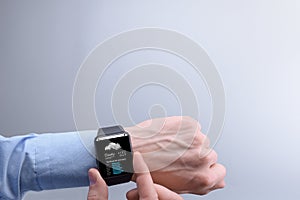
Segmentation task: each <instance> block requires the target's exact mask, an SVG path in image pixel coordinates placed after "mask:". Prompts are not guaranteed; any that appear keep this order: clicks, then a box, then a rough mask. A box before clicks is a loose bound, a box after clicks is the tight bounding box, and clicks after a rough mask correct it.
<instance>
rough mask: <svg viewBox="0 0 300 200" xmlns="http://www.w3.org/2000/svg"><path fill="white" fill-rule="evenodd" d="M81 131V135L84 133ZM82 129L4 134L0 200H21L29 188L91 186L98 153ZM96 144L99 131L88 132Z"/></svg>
mask: <svg viewBox="0 0 300 200" xmlns="http://www.w3.org/2000/svg"><path fill="white" fill-rule="evenodd" d="M82 133H83V132H81V133H80V134H82ZM80 134H79V133H78V132H69V133H48V134H30V135H24V136H15V137H11V138H5V137H2V136H0V200H20V199H22V197H23V195H24V193H25V192H26V191H29V190H32V191H41V190H48V189H58V188H70V187H81V186H88V184H89V180H88V175H87V172H88V170H89V169H90V168H92V167H96V162H95V158H94V156H93V155H92V154H91V153H90V152H92V151H93V150H92V149H89V148H91V147H92V146H93V145H90V146H89V147H86V146H85V145H83V143H82V140H81V137H80ZM84 135H85V136H86V138H85V139H87V140H90V142H91V144H93V140H94V137H95V136H96V131H85V132H84Z"/></svg>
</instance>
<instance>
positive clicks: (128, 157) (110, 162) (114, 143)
mask: <svg viewBox="0 0 300 200" xmlns="http://www.w3.org/2000/svg"><path fill="white" fill-rule="evenodd" d="M95 143H96V146H95V147H96V154H97V162H98V167H99V171H100V174H101V176H102V177H103V178H110V177H114V176H119V175H124V174H128V173H132V168H133V167H132V153H131V146H130V137H129V134H128V133H126V132H125V133H120V134H116V135H109V136H102V137H97V138H96V140H95Z"/></svg>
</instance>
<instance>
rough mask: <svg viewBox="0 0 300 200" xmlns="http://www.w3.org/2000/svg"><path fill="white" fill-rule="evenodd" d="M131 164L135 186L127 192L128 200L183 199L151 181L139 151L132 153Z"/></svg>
mask: <svg viewBox="0 0 300 200" xmlns="http://www.w3.org/2000/svg"><path fill="white" fill-rule="evenodd" d="M133 166H134V172H135V180H136V185H137V188H135V189H132V190H130V191H129V192H127V194H126V196H127V199H128V200H137V199H143V200H156V199H157V200H158V199H159V200H169V199H172V200H183V198H182V197H181V196H179V195H178V194H176V193H175V192H173V191H171V190H168V189H167V188H165V187H163V186H161V185H158V184H154V183H153V180H152V178H151V174H150V172H149V169H148V167H147V165H146V163H145V162H144V160H143V157H142V156H141V154H140V153H134V157H133Z"/></svg>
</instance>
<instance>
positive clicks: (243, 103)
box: [0, 0, 300, 200]
mask: <svg viewBox="0 0 300 200" xmlns="http://www.w3.org/2000/svg"><path fill="white" fill-rule="evenodd" d="M299 10H300V3H299V1H297V0H294V1H293V0H285V1H279V0H263V1H261V0H253V1H241V0H226V1H215V0H212V1H196V0H195V1H179V0H178V1H177V0H176V1H175V0H172V1H147V2H146V1H114V0H111V1H83V0H82V1H79V0H65V1H58V0H55V1H53V0H51V1H11V0H1V1H0V95H1V99H0V132H1V134H2V135H5V136H12V135H17V134H25V133H30V132H37V133H43V132H64V131H72V130H74V129H75V127H74V122H73V118H72V105H71V103H72V86H73V83H74V80H75V76H76V72H77V70H78V68H79V66H80V64H81V63H82V61H83V60H84V58H85V57H86V56H87V55H88V53H89V51H91V50H92V49H93V48H94V47H95V46H96V45H97V44H98V43H100V42H101V41H103V40H104V39H106V38H108V37H110V36H112V35H114V34H117V33H119V32H122V31H125V30H128V29H132V28H138V27H144V26H147V27H149V26H154V27H162V28H169V29H172V30H176V31H179V32H181V33H184V34H186V35H187V36H189V37H190V38H192V39H193V40H195V41H196V42H198V43H199V44H201V45H202V46H203V47H204V48H205V49H206V50H207V52H208V54H209V55H210V57H211V58H212V60H213V61H214V62H215V64H216V66H217V67H218V70H219V72H220V74H221V76H222V78H223V81H224V85H225V88H226V95H227V114H226V117H227V119H226V123H225V127H224V131H223V135H222V137H221V139H220V141H219V142H218V144H217V146H216V150H217V151H218V153H219V159H220V161H221V162H222V163H224V164H225V165H226V167H227V171H228V174H227V177H226V181H227V186H226V188H225V189H223V190H220V191H216V192H212V193H211V194H209V195H206V196H203V197H198V196H194V195H186V196H185V199H214V200H215V199H243V200H246V199H251V200H252V199H278V200H279V199H289V200H293V199H299V197H300V190H299V189H298V187H299V178H300V171H299V169H300V157H299V153H300V147H299V146H300V145H299V142H300V134H299V133H300V126H299V122H300V104H299V102H300V94H299V85H300V79H299V78H298V76H299V74H300V69H299V66H300V56H299V53H300V38H299V35H300V23H299V20H300V12H299ZM150 54H151V53H150ZM153 54H155V53H153ZM151 55H152V54H151ZM136 57H137V56H136ZM156 57H161V58H163V59H165V60H164V61H165V62H170V63H176V62H175V60H173V61H172V59H175V58H170V59H166V57H164V56H163V55H162V54H160V55H158V56H156ZM139 58H141V57H140V56H139ZM143 58H144V59H147V58H149V55H147V54H145V55H144V57H143ZM136 59H137V58H135V57H134V56H133V57H132V58H131V60H136ZM129 60H130V59H129ZM128 62H130V61H128ZM117 64H118V63H116V65H117ZM120 64H122V63H120ZM113 69H114V70H115V71H118V67H115V68H112V70H113ZM187 76H191V77H192V76H193V75H192V74H191V73H190V75H187ZM108 79H109V78H108ZM195 79H197V78H196V77H195ZM190 81H192V82H193V81H194V82H195V83H197V81H198V80H192V79H191V78H190ZM200 82H201V81H200ZM195 87H196V86H195ZM197 87H198V86H197ZM200 88H201V87H200ZM152 89H153V88H152ZM104 90H105V89H104ZM144 93H146V92H145V91H144ZM161 93H162V94H166V93H165V92H163V91H161ZM206 93H207V92H206V91H205V90H204V89H203V101H201V105H203V106H202V107H203V114H202V115H201V116H202V117H200V118H201V119H200V120H201V123H202V124H203V126H204V130H206V128H207V124H208V123H209V120H208V119H207V118H208V117H206V116H209V115H210V110H209V109H207V107H210V105H209V101H208V102H207V99H208V98H207V96H208V95H207V94H206ZM169 97H170V95H161V99H157V100H156V101H159V102H168V98H169ZM97 98H99V97H98V96H97ZM135 98H137V99H140V100H143V98H145V97H144V95H141V94H140V95H137V96H136V97H135ZM145 99H148V97H147V98H145ZM140 100H139V101H137V102H140V103H142V102H141V101H140ZM149 104H151V102H150V103H149ZM175 104H176V103H174V108H172V106H171V107H168V108H166V109H167V111H168V114H169V115H172V114H177V111H178V110H176V109H177V108H176V105H175ZM138 105H140V104H138ZM205 105H207V106H205ZM97 106H98V107H99V106H101V105H97ZM131 106H132V107H133V105H131ZM140 107H142V106H140ZM138 111H139V110H135V109H134V107H133V108H132V113H131V114H132V115H133V116H134V119H135V120H136V121H141V120H144V119H146V118H147V112H146V111H143V112H142V114H141V112H138ZM108 112H109V110H108ZM97 114H98V115H99V118H101V119H102V120H104V121H105V120H106V121H105V122H104V123H110V121H111V119H110V118H106V117H105V116H106V115H110V113H105V112H104V113H97ZM132 186H133V185H132V184H129V186H122V187H120V186H116V187H113V188H111V189H110V192H111V199H120V195H123V194H124V192H125V191H126V190H128V187H132ZM86 191H87V190H86V188H77V189H67V190H56V191H45V192H40V193H30V194H28V195H27V196H26V198H25V199H27V200H29V199H78V200H79V199H85V198H86ZM121 199H123V196H122V198H121Z"/></svg>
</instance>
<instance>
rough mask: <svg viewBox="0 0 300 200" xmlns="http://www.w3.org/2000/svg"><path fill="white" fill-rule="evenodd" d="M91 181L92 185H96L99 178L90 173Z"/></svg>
mask: <svg viewBox="0 0 300 200" xmlns="http://www.w3.org/2000/svg"><path fill="white" fill-rule="evenodd" d="M88 174H89V180H90V185H94V184H95V183H96V181H97V177H96V176H95V175H94V174H93V173H92V171H91V170H90V171H89V173H88Z"/></svg>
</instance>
